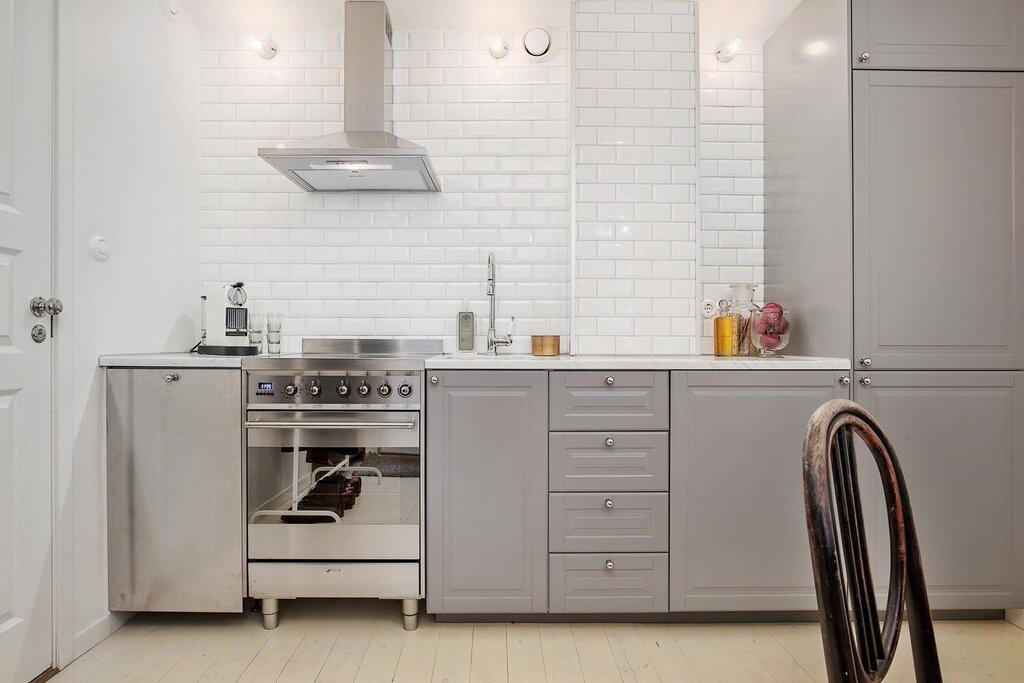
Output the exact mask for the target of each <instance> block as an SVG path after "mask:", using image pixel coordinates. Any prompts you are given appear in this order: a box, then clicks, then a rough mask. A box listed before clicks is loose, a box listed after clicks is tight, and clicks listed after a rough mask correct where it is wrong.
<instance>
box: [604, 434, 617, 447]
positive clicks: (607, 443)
mask: <svg viewBox="0 0 1024 683" xmlns="http://www.w3.org/2000/svg"><path fill="white" fill-rule="evenodd" d="M604 445H605V446H607V447H608V448H611V447H612V446H614V445H615V439H613V438H612V437H610V436H609V437H608V438H607V439H605V440H604Z"/></svg>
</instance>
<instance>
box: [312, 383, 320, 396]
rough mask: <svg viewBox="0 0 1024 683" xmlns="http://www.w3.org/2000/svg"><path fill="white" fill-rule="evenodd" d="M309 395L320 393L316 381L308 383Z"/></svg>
mask: <svg viewBox="0 0 1024 683" xmlns="http://www.w3.org/2000/svg"><path fill="white" fill-rule="evenodd" d="M309 395H310V396H319V395H320V385H319V384H317V383H316V382H313V383H312V384H310V385H309Z"/></svg>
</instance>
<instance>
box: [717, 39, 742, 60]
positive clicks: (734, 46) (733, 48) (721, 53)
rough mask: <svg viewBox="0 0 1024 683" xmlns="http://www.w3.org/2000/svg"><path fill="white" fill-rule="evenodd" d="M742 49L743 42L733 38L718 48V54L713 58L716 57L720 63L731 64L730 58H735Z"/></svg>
mask: <svg viewBox="0 0 1024 683" xmlns="http://www.w3.org/2000/svg"><path fill="white" fill-rule="evenodd" d="M742 47H743V41H742V40H740V39H739V38H733V39H732V40H730V41H729V42H728V43H726V44H725V45H723V46H722V47H720V48H718V52H716V53H715V56H716V57H718V61H720V62H731V61H732V58H733V57H735V56H736V53H738V52H739V51H740V49H741V48H742Z"/></svg>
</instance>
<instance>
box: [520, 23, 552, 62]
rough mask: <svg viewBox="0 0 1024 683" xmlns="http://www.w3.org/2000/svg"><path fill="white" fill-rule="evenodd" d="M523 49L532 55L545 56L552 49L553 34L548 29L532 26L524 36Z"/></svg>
mask: <svg viewBox="0 0 1024 683" xmlns="http://www.w3.org/2000/svg"><path fill="white" fill-rule="evenodd" d="M523 49H524V50H526V54H528V55H530V56H531V57H543V56H544V55H546V54H547V53H548V50H550V49H551V34H550V33H548V32H547V29H543V28H531V29H530V30H529V31H527V32H526V34H525V35H524V36H523Z"/></svg>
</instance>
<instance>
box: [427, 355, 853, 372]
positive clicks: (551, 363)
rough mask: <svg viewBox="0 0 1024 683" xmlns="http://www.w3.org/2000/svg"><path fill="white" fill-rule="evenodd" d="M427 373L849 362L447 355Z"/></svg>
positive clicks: (840, 361)
mask: <svg viewBox="0 0 1024 683" xmlns="http://www.w3.org/2000/svg"><path fill="white" fill-rule="evenodd" d="M426 368H427V369H428V370H620V371H622V370H764V371H779V370H831V371H838V372H845V371H849V370H850V368H851V365H850V360H849V359H847V358H819V357H805V356H792V357H783V358H774V359H768V358H716V357H714V356H558V357H557V358H555V357H552V358H542V357H535V356H530V355H525V354H522V355H520V354H508V355H505V356H497V357H493V356H481V355H475V356H470V355H454V354H453V355H445V356H433V357H431V358H427V359H426Z"/></svg>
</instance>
